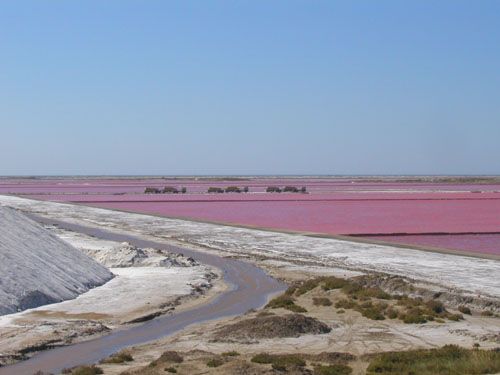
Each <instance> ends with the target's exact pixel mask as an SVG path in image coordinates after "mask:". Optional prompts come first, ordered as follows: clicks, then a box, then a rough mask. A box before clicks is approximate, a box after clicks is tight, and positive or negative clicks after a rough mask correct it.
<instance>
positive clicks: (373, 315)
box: [359, 307, 385, 320]
mask: <svg viewBox="0 0 500 375" xmlns="http://www.w3.org/2000/svg"><path fill="white" fill-rule="evenodd" d="M359 312H360V313H361V315H363V316H364V317H365V318H368V319H372V320H385V317H384V314H383V313H382V312H381V310H379V309H377V308H376V307H369V308H367V309H361V310H360V311H359Z"/></svg>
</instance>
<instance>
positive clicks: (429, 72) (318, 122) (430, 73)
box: [0, 0, 500, 175]
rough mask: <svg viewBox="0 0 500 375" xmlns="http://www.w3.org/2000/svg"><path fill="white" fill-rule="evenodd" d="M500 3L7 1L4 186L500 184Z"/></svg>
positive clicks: (0, 148)
mask: <svg viewBox="0 0 500 375" xmlns="http://www.w3.org/2000/svg"><path fill="white" fill-rule="evenodd" d="M499 140H500V2H498V1H458V0H454V1H333V0H329V1H315V0H303V1H295V0H283V1H271V0H269V1H258V0H252V1H250V0H248V1H236V0H233V1H216V0H214V1H207V0H199V1H190V0H182V1H173V0H172V1H148V0H146V1H145V0H137V1H130V0H116V1H113V0H99V1H97V0H95V1H92V0H85V1H67V0H61V1H55V0H54V1H39V0H37V1H23V0H16V1H0V175H27V174H28V175H47V174H50V175H57V174H160V175H169V174H499V173H500V170H499V165H500V164H499V162H498V161H499V160H500V147H499Z"/></svg>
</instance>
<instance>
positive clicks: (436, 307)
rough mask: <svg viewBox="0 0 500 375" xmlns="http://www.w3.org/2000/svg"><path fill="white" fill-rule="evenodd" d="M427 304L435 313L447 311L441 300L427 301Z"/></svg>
mask: <svg viewBox="0 0 500 375" xmlns="http://www.w3.org/2000/svg"><path fill="white" fill-rule="evenodd" d="M425 306H426V307H427V308H428V309H429V310H431V311H432V312H434V313H435V314H441V313H443V312H446V309H445V308H444V306H443V304H442V303H441V302H440V301H436V300H434V299H431V300H429V301H427V302H425Z"/></svg>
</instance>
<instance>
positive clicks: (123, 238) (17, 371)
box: [0, 215, 285, 375]
mask: <svg viewBox="0 0 500 375" xmlns="http://www.w3.org/2000/svg"><path fill="white" fill-rule="evenodd" d="M30 216H31V218H32V219H34V220H36V221H38V222H39V223H42V224H48V225H57V226H59V227H60V228H63V229H67V230H71V231H75V232H80V233H84V234H88V235H91V236H94V237H96V238H100V239H104V240H111V241H117V242H129V243H131V244H132V245H134V246H137V247H153V248H158V249H165V250H168V251H171V252H175V253H182V254H184V255H185V256H188V257H192V258H194V259H195V260H196V261H198V262H200V263H204V264H208V265H210V266H214V267H217V268H218V269H220V270H222V271H223V272H224V279H225V280H226V281H227V282H228V283H229V284H231V285H232V286H233V289H232V290H230V291H227V292H224V293H223V294H221V295H219V296H218V297H217V298H216V299H215V300H213V301H212V302H210V303H208V304H206V305H203V306H201V307H198V308H194V309H191V310H187V311H183V312H180V313H175V312H174V314H172V315H169V316H165V317H159V318H156V319H154V320H151V321H149V322H147V323H144V324H141V325H137V326H134V327H133V328H130V329H124V330H120V331H116V332H114V333H111V334H109V335H107V336H104V337H101V338H98V339H94V340H90V341H86V342H82V343H79V344H73V345H70V346H65V347H60V348H56V349H51V350H48V351H45V352H42V353H39V354H37V355H35V356H33V357H32V358H30V359H29V360H26V361H22V362H19V363H16V364H14V365H10V366H6V367H0V375H33V374H34V373H35V372H37V371H38V370H41V371H43V372H45V373H53V374H57V373H59V372H60V371H61V370H62V369H64V368H69V367H73V366H77V365H84V364H91V363H95V362H97V361H99V360H100V359H102V358H105V357H107V356H109V355H111V354H113V353H115V352H117V351H119V350H121V349H123V348H125V347H129V346H133V345H138V344H143V343H146V342H149V341H154V340H157V339H160V338H162V337H164V336H167V335H170V334H172V333H175V332H178V331H180V330H182V329H184V328H186V327H187V326H189V325H192V324H196V323H201V322H204V321H208V320H214V319H218V318H223V317H228V316H234V315H240V314H243V313H245V312H247V311H248V310H250V309H256V308H259V307H261V306H262V305H263V304H264V303H265V302H266V299H267V297H268V295H269V294H272V293H276V292H279V291H281V290H284V289H285V285H284V284H282V283H280V282H278V281H277V280H275V279H273V278H271V277H269V276H267V275H266V274H265V273H264V272H263V271H262V270H261V269H260V268H258V267H256V266H254V265H252V264H250V263H246V262H243V261H240V260H236V259H231V258H222V257H219V256H216V255H210V254H207V253H203V252H198V251H194V250H188V249H183V248H180V247H176V246H171V245H167V244H164V243H160V242H154V241H148V240H142V239H138V238H135V237H133V236H129V235H124V234H117V233H112V232H108V231H102V230H99V229H95V228H89V227H85V226H80V225H76V224H70V223H65V222H62V221H59V220H53V219H48V218H42V217H39V216H35V215H30ZM96 312H98V311H96Z"/></svg>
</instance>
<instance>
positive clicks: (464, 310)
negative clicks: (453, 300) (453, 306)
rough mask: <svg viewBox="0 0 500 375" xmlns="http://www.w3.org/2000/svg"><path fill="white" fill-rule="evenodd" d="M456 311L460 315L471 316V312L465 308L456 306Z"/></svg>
mask: <svg viewBox="0 0 500 375" xmlns="http://www.w3.org/2000/svg"><path fill="white" fill-rule="evenodd" d="M458 311H460V312H461V313H462V314H467V315H472V311H471V310H470V308H468V307H467V306H458Z"/></svg>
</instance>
